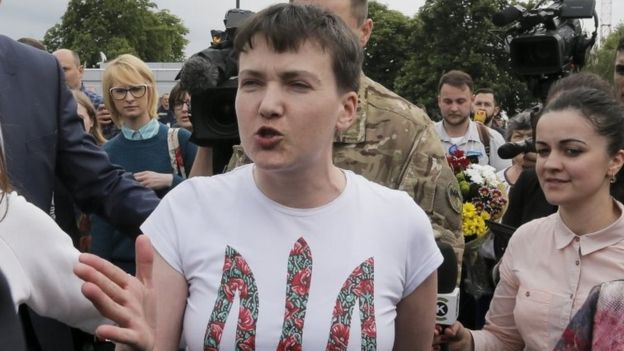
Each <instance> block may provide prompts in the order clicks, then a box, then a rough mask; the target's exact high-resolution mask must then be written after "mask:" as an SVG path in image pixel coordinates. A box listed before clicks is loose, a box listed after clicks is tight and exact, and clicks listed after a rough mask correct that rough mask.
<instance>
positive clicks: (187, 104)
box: [173, 100, 191, 110]
mask: <svg viewBox="0 0 624 351" xmlns="http://www.w3.org/2000/svg"><path fill="white" fill-rule="evenodd" d="M184 104H186V106H187V107H188V108H189V109H191V100H184V101H178V102H176V103H175V105H173V108H175V109H178V110H180V109H182V107H183V106H184Z"/></svg>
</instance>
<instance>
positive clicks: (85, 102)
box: [71, 90, 106, 145]
mask: <svg viewBox="0 0 624 351" xmlns="http://www.w3.org/2000/svg"><path fill="white" fill-rule="evenodd" d="M71 92H72V94H73V95H74V99H75V100H76V103H77V104H78V105H82V107H84V108H85V110H87V114H88V115H89V119H90V120H91V130H87V131H86V132H87V133H89V134H91V135H92V136H93V138H95V142H96V143H97V144H98V145H102V144H104V143H105V142H106V138H104V134H103V133H102V127H100V124H99V123H98V121H97V118H96V112H95V107H94V106H93V103H91V99H89V97H88V96H87V95H85V93H83V92H82V91H80V90H72V91H71Z"/></svg>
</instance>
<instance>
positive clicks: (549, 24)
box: [492, 0, 598, 100]
mask: <svg viewBox="0 0 624 351" xmlns="http://www.w3.org/2000/svg"><path fill="white" fill-rule="evenodd" d="M544 2H545V1H544V0H542V1H540V2H539V3H538V4H537V5H536V6H535V7H534V8H533V9H531V10H527V9H525V8H523V7H522V6H519V5H515V6H510V7H507V8H505V9H504V10H503V11H501V12H499V13H496V14H494V16H493V17H492V22H493V23H494V24H495V25H497V26H499V27H506V33H505V34H506V44H507V45H508V48H509V52H510V56H511V66H512V69H513V70H514V72H515V73H516V74H518V75H520V76H522V77H524V78H525V79H526V80H527V82H528V87H529V89H530V90H531V92H532V93H533V95H534V96H535V97H538V98H541V99H542V100H544V98H545V97H546V94H547V92H548V88H549V87H550V85H551V84H552V83H553V82H554V81H556V80H557V79H559V78H561V77H563V76H565V75H567V74H569V73H571V72H574V71H578V70H579V69H580V68H581V67H583V66H584V65H585V56H586V54H587V52H588V51H589V50H590V49H591V47H592V46H593V45H594V43H595V41H596V36H597V33H598V16H597V15H596V11H595V7H596V1H595V0H554V1H550V3H551V4H550V5H549V6H545V7H542V5H543V3H544ZM592 17H593V18H594V22H595V26H596V30H595V31H594V32H593V33H592V35H591V36H590V37H587V36H585V35H584V34H583V32H582V28H581V22H580V20H579V19H581V18H592Z"/></svg>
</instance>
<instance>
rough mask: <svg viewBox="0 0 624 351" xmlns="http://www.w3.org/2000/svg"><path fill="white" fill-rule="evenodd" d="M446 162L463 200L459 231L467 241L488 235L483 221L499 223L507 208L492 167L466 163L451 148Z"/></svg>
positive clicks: (460, 151)
mask: <svg viewBox="0 0 624 351" xmlns="http://www.w3.org/2000/svg"><path fill="white" fill-rule="evenodd" d="M449 152H450V154H449V155H448V156H447V160H448V163H449V165H450V166H451V168H452V169H453V171H454V172H455V177H456V178H457V181H458V182H459V189H460V191H461V194H462V197H463V199H464V204H463V210H462V218H463V220H462V230H463V232H464V236H465V237H466V239H468V240H472V239H474V238H478V237H480V236H483V235H484V234H486V233H487V232H488V227H487V224H486V221H488V220H490V221H496V220H498V219H500V218H501V217H502V215H503V213H504V211H505V207H506V206H507V198H506V197H505V191H504V185H503V184H502V182H501V181H500V180H499V179H498V177H496V173H495V169H494V167H492V166H487V165H479V164H475V163H470V161H469V160H468V158H467V157H466V155H465V154H464V151H462V150H460V149H459V148H457V147H451V150H449Z"/></svg>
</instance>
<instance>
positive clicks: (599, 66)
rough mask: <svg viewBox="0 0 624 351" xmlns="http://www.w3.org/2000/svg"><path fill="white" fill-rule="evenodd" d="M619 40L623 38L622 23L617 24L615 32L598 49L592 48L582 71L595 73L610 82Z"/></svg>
mask: <svg viewBox="0 0 624 351" xmlns="http://www.w3.org/2000/svg"><path fill="white" fill-rule="evenodd" d="M621 38H624V23H621V24H619V25H618V26H617V27H616V28H615V30H614V31H613V32H611V34H610V35H609V36H608V37H607V38H605V40H604V42H602V43H601V45H600V47H598V48H596V47H594V49H593V50H592V51H591V53H590V54H589V57H588V59H587V65H586V66H585V69H584V70H585V71H589V72H592V73H596V74H597V75H599V76H601V77H602V78H604V79H605V80H606V81H607V82H612V81H613V69H614V67H613V66H614V63H615V50H616V48H617V45H618V43H619V41H620V39H621Z"/></svg>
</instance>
